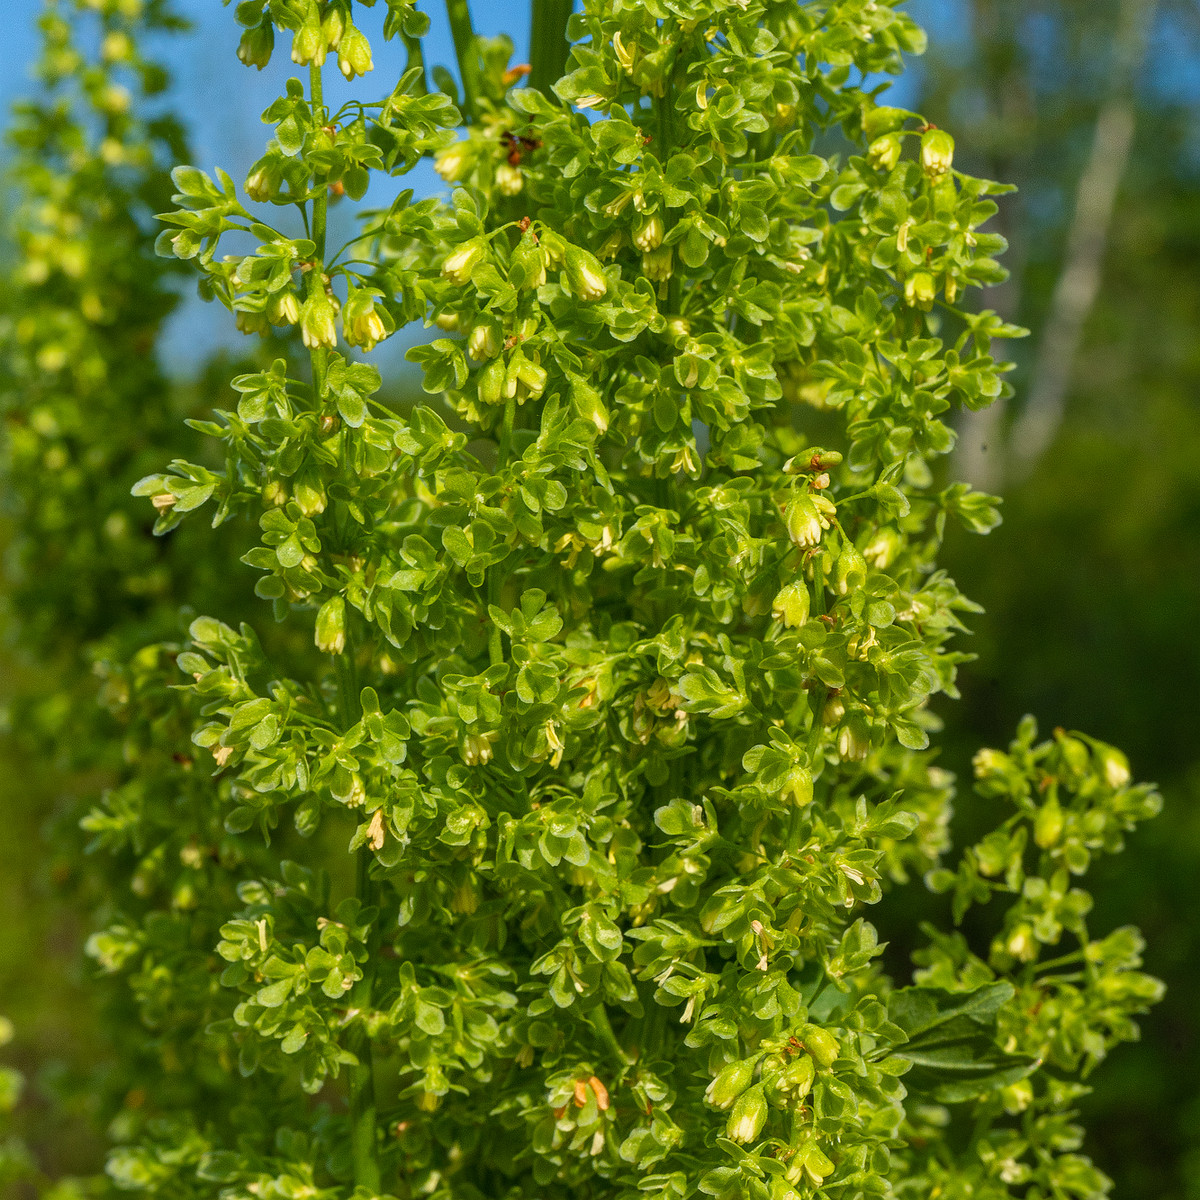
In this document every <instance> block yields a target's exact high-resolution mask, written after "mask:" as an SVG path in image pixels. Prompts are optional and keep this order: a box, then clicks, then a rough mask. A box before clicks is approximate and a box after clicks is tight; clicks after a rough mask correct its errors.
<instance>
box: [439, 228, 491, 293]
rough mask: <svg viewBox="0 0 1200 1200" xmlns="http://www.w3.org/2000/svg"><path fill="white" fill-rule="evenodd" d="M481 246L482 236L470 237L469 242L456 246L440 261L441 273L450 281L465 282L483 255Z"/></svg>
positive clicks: (482, 246) (482, 244)
mask: <svg viewBox="0 0 1200 1200" xmlns="http://www.w3.org/2000/svg"><path fill="white" fill-rule="evenodd" d="M483 248H484V242H483V239H482V238H472V239H471V240H470V241H469V242H463V243H462V245H461V246H456V247H455V248H454V249H453V250H451V251H450V253H449V254H448V255H447V256H446V261H445V262H443V263H442V274H443V275H444V276H445V277H446V278H447V279H449V280H450V281H451V282H452V283H460V284H461V283H466V282H467V280H468V279H470V278H471V272H472V271H473V270H474V269H475V267H476V265H477V264H478V262H479V260H480V259H481V258H482V257H483Z"/></svg>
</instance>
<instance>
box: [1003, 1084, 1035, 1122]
mask: <svg viewBox="0 0 1200 1200" xmlns="http://www.w3.org/2000/svg"><path fill="white" fill-rule="evenodd" d="M1000 1100H1001V1103H1002V1104H1003V1105H1004V1111H1005V1112H1006V1113H1008V1115H1009V1116H1010V1117H1015V1116H1016V1115H1017V1113H1022V1112H1024V1111H1025V1110H1026V1109H1027V1108H1028V1107H1029V1106H1030V1104H1032V1103H1033V1084H1032V1083H1030V1082H1029V1080H1028V1079H1021V1080H1018V1082H1016V1083H1010V1084H1009V1085H1008V1087H1006V1088H1004V1089H1003V1090H1002V1091H1001V1093H1000Z"/></svg>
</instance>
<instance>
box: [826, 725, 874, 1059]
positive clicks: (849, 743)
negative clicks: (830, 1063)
mask: <svg viewBox="0 0 1200 1200" xmlns="http://www.w3.org/2000/svg"><path fill="white" fill-rule="evenodd" d="M837 752H838V754H839V756H840V757H841V759H842V761H843V762H862V760H863V759H864V758H866V757H867V755H868V754H869V753H870V752H871V731H870V729H869V728H868V726H867V721H866V718H865V717H864V716H863V715H862V713H851V714H850V716H849V717H848V718H847V719H846V723H845V724H844V725H843V726H842V727H841V729H839V730H838V736H837ZM818 1061H819V1059H818Z"/></svg>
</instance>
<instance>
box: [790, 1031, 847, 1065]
mask: <svg viewBox="0 0 1200 1200" xmlns="http://www.w3.org/2000/svg"><path fill="white" fill-rule="evenodd" d="M800 1040H801V1041H802V1042H803V1043H804V1048H805V1049H806V1050H807V1051H808V1052H809V1054H811V1055H812V1058H813V1062H815V1063H816V1065H817V1066H818V1067H819V1068H820V1069H821V1070H822V1071H828V1070H829V1068H830V1067H832V1066H833V1064H834V1063H835V1062H836V1061H837V1057H838V1055H839V1054H841V1052H842V1047H841V1045H840V1043H839V1042H838V1040H837V1038H835V1037H834V1036H833V1034H832V1033H830V1032H829V1031H828V1030H827V1029H822V1028H821V1027H820V1026H819V1025H805V1026H804V1028H803V1029H802V1030H801V1031H800Z"/></svg>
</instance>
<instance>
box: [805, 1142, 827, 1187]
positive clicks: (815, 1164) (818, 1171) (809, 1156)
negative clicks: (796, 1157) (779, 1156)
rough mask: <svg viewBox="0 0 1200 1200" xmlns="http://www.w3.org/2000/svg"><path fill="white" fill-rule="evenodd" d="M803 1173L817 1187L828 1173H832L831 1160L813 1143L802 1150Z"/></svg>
mask: <svg viewBox="0 0 1200 1200" xmlns="http://www.w3.org/2000/svg"><path fill="white" fill-rule="evenodd" d="M803 1156H804V1160H803V1161H804V1173H805V1174H806V1175H807V1176H808V1177H809V1179H811V1180H812V1182H813V1183H814V1184H816V1186H817V1187H820V1186H821V1184H823V1183H824V1182H825V1178H826V1176H828V1175H832V1174H833V1161H832V1160H831V1159H830V1158H829V1156H828V1155H827V1154H825V1153H824V1151H822V1150H821V1149H819V1148H818V1147H817V1146H816V1145H815V1144H810V1145H808V1146H806V1147H805V1149H804V1151H803Z"/></svg>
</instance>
